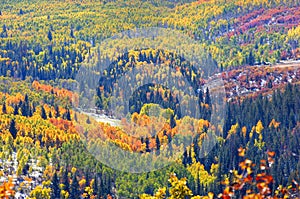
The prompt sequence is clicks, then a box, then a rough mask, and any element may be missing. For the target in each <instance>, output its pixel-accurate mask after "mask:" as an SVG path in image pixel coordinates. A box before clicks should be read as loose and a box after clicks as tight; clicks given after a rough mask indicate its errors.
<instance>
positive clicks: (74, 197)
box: [70, 172, 80, 199]
mask: <svg viewBox="0 0 300 199" xmlns="http://www.w3.org/2000/svg"><path fill="white" fill-rule="evenodd" d="M70 199H80V191H79V183H78V180H77V172H75V173H74V174H73V178H72V184H71V191H70Z"/></svg>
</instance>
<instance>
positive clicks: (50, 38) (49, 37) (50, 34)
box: [48, 30, 53, 41]
mask: <svg viewBox="0 0 300 199" xmlns="http://www.w3.org/2000/svg"><path fill="white" fill-rule="evenodd" d="M48 39H49V41H52V39H53V37H52V33H51V31H50V30H49V31H48Z"/></svg>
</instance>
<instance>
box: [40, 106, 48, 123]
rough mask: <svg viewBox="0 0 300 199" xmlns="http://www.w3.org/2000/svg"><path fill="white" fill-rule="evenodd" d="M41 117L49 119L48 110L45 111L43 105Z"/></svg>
mask: <svg viewBox="0 0 300 199" xmlns="http://www.w3.org/2000/svg"><path fill="white" fill-rule="evenodd" d="M41 117H42V118H43V119H44V120H46V119H47V114H46V111H45V108H44V106H42V107H41Z"/></svg>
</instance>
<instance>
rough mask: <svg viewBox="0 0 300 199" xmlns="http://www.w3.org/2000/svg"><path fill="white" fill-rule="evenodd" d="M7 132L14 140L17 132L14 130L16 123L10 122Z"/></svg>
mask: <svg viewBox="0 0 300 199" xmlns="http://www.w3.org/2000/svg"><path fill="white" fill-rule="evenodd" d="M9 132H10V133H11V135H12V137H13V138H14V139H16V137H17V133H18V130H17V128H16V122H15V120H14V119H12V120H11V121H10V125H9Z"/></svg>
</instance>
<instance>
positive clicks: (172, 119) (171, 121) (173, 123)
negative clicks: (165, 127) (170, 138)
mask: <svg viewBox="0 0 300 199" xmlns="http://www.w3.org/2000/svg"><path fill="white" fill-rule="evenodd" d="M175 126H176V121H175V116H174V114H172V115H171V117H170V127H171V128H174V127H175Z"/></svg>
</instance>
